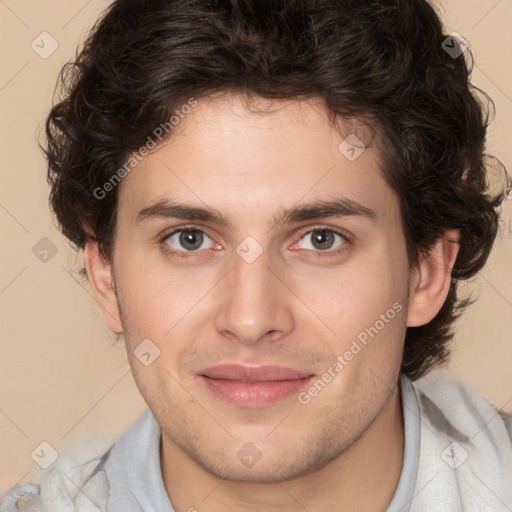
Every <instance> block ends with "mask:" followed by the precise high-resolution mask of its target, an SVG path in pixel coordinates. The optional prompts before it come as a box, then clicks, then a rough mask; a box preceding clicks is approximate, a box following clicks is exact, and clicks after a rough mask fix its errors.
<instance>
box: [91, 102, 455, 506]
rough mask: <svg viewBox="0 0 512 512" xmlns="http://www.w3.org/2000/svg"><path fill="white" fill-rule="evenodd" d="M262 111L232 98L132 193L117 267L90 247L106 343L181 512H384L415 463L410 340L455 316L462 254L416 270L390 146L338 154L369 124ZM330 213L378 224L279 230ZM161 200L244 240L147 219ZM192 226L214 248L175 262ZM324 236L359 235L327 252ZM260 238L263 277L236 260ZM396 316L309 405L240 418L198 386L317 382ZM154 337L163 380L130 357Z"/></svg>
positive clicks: (290, 403)
mask: <svg viewBox="0 0 512 512" xmlns="http://www.w3.org/2000/svg"><path fill="white" fill-rule="evenodd" d="M251 105H252V108H251V109H248V108H247V104H246V102H245V101H244V99H243V98H242V97H240V96H237V95H227V94H226V95H221V96H216V97H209V98H206V99H202V100H200V101H199V102H198V105H197V106H196V107H195V108H194V109H192V112H191V113H190V114H188V115H187V116H186V117H185V118H184V119H183V120H182V121H181V122H180V124H179V125H178V126H177V127H176V128H175V131H174V133H173V134H172V137H171V138H170V139H169V140H167V141H166V142H165V143H163V144H162V145H161V146H160V147H158V148H157V149H156V150H154V151H152V152H151V154H150V155H148V156H146V157H145V158H144V159H143V160H142V161H141V162H140V163H139V165H138V166H137V167H136V169H134V170H133V171H132V172H131V173H130V174H129V175H128V176H127V177H126V178H125V179H124V180H123V182H122V183H121V185H120V189H119V191H118V192H119V203H118V211H117V221H118V223H117V231H116V237H115V245H114V253H113V257H112V262H109V261H108V260H107V259H105V258H103V257H102V255H101V253H100V251H99V249H98V246H97V244H96V243H95V242H89V243H88V245H87V247H86V251H85V256H86V258H85V259H86V268H87V271H88V275H89V278H90V282H91V286H92V288H93V291H94V293H95V296H96V298H97V300H98V303H99V305H100V307H101V309H102V311H103V314H104V316H105V319H106V321H107V323H108V325H109V326H110V328H111V329H112V330H113V331H115V332H118V333H123V334H124V338H125V343H126V348H127V354H128V359H129V362H130V365H131V368H132V371H133V375H134V378H135V381H136V383H137V386H138V388H139V390H140V392H141V394H142V396H143V397H144V399H145V400H146V402H147V404H148V406H149V407H150V408H151V410H152V412H153V414H154V416H155V418H156V419H157V421H158V422H159V424H160V425H161V426H162V443H161V469H162V475H163V479H164V484H165V487H166V489H167V492H168V494H169V496H170V498H171V502H172V505H173V507H174V509H175V510H176V511H177V512H185V511H188V510H191V507H194V509H197V510H198V511H199V512H210V511H212V512H213V511H218V510H230V511H256V510H265V511H274V510H276V511H281V512H282V511H289V512H292V511H293V512H294V511H303V510H304V509H306V510H308V511H309V512H316V511H323V512H326V511H335V510H336V511H339V510H340V504H341V503H343V507H344V510H351V511H363V510H372V511H379V510H382V511H385V510H386V509H387V506H388V505H389V503H390V501H391V499H392V497H393V494H394V492H395V489H396V486H397V484H398V480H399V477H400V471H401V468H402V463H403V446H404V433H403V416H402V410H401V403H400V395H399V387H398V377H399V370H400V362H401V358H402V351H403V343H404V336H405V329H406V327H407V326H415V325H422V324H425V323H427V322H428V321H430V320H431V319H432V318H433V317H434V316H435V314H436V313H437V312H438V311H439V309H440V308H441V306H442V304H443V302H444V300H445V298H446V295H447V293H448V287H449V283H450V269H451V268H452V266H453V263H454V260H455V257H456V254H457V247H458V246H457V244H453V243H449V242H447V241H446V240H444V239H440V240H439V242H438V243H437V244H436V245H435V246H434V248H433V249H432V251H431V252H430V253H429V254H426V255H424V257H423V259H422V261H421V263H420V265H418V267H416V268H409V264H408V261H407V254H406V245H405V239H404V235H403V231H402V227H401V222H400V217H399V210H398V198H397V197H396V194H395V193H394V191H393V190H392V189H391V188H390V187H389V186H388V185H387V184H386V182H385V181H384V179H383V177H382V176H381V173H380V159H381V149H380V145H379V140H378V137H377V138H375V139H374V140H373V141H372V143H371V144H370V145H368V147H367V148H366V149H365V150H364V151H363V153H362V154H361V155H360V156H359V157H358V158H357V159H356V160H355V161H349V160H348V159H347V158H346V157H345V156H344V155H343V154H342V153H341V152H340V151H339V150H338V145H339V144H340V142H342V141H343V140H344V138H345V137H346V136H347V134H348V133H351V132H355V133H356V135H357V136H358V137H359V138H360V139H361V140H363V141H364V142H366V143H367V142H368V140H369V139H368V137H367V134H366V133H365V129H364V128H363V126H362V125H360V124H359V125H357V124H352V125H350V126H349V125H348V124H346V123H340V124H339V126H338V128H336V127H335V126H333V125H332V124H331V123H330V122H329V120H328V116H327V112H326V110H325V108H324V107H323V104H322V102H321V101H320V100H310V101H308V102H304V101H295V100H287V101H284V100H280V101H273V102H270V101H268V100H262V99H261V98H259V99H254V101H253V103H252V104H251ZM254 107H257V110H258V111H255V109H254ZM340 128H341V129H340ZM334 198H349V199H351V200H353V201H357V202H358V203H360V204H361V205H363V206H365V207H366V208H369V209H371V210H373V211H374V212H375V218H374V219H369V218H367V217H365V216H358V215H350V216H344V217H339V218H338V217H336V218H333V217H329V218H323V219H314V220H303V221H300V222H295V223H292V224H289V223H286V224H282V225H276V226H274V225H273V218H274V215H277V214H278V213H279V212H280V211H281V210H282V209H283V208H292V207H296V206H297V205H303V204H306V203H312V202H317V201H321V200H332V199H334ZM163 199H172V200H174V201H178V202H180V203H187V204H191V205H194V206H199V207H205V206H207V207H210V208H215V209H216V210H218V211H219V212H221V213H222V214H223V215H224V216H225V217H227V219H229V221H230V222H231V223H232V225H231V226H230V227H226V226H221V225H219V224H216V223H213V222H204V221H194V222H190V221H185V220H182V219H176V218H168V217H158V216H157V217H155V216H148V217H145V218H144V219H142V220H138V217H137V214H138V212H139V211H141V210H142V209H144V208H147V207H149V206H151V205H154V204H155V203H157V202H158V201H161V200H163ZM190 226H192V227H194V228H195V229H200V230H201V231H202V232H204V233H205V234H206V235H205V237H204V238H203V241H202V245H200V249H199V250H196V251H190V250H189V252H188V254H189V257H188V258H180V257H178V256H175V255H173V254H176V253H181V254H183V253H186V252H187V247H189V246H186V247H184V246H183V245H181V244H180V242H179V234H178V235H177V236H174V237H173V238H172V239H171V238H167V239H164V238H165V236H166V235H167V234H169V233H170V232H171V231H172V230H173V228H174V229H176V228H178V227H182V228H184V227H190ZM312 229H317V230H321V229H332V230H335V231H341V232H342V233H344V234H345V235H347V236H346V237H345V238H343V237H338V236H337V235H334V234H333V235H334V237H335V239H334V241H333V243H332V248H329V244H328V243H327V244H326V243H325V242H324V246H322V245H320V248H318V246H315V245H313V242H314V239H315V236H313V235H314V233H313V234H311V233H310V234H306V233H307V232H308V231H310V230H312ZM331 234H332V233H331ZM248 236H250V237H253V238H254V239H255V240H256V241H257V242H258V244H259V245H260V246H261V248H262V251H263V252H262V253H261V254H260V255H259V256H258V257H257V258H256V260H255V261H254V262H252V263H248V262H246V261H245V260H244V259H243V258H242V257H240V256H239V254H238V253H237V252H236V248H237V247H238V246H239V244H240V243H241V242H242V241H243V240H244V239H245V238H246V237H248ZM446 238H451V239H456V238H458V233H457V232H456V231H448V232H447V233H446ZM199 244H201V240H200V241H199V242H198V245H199ZM324 247H326V248H324ZM173 251H174V253H173ZM180 251H181V252H180ZM336 251H337V252H336ZM321 255H323V257H321ZM394 303H399V304H400V305H402V309H401V311H400V312H398V313H397V314H396V316H395V317H394V318H393V319H392V320H390V321H389V322H388V323H386V324H385V326H384V328H382V329H381V330H380V331H379V333H378V335H377V336H375V337H374V338H373V339H371V340H370V341H369V342H368V344H367V345H366V346H365V347H364V348H363V349H362V350H361V351H360V352H358V353H357V355H355V356H354V357H353V359H352V360H351V361H349V362H348V363H347V365H346V366H345V367H344V368H343V369H342V371H340V372H339V373H337V374H336V377H335V378H333V379H332V380H331V382H329V383H328V384H327V385H326V386H325V388H323V389H322V390H321V392H319V393H318V394H317V395H316V396H314V397H313V398H312V399H311V401H310V402H309V403H308V404H306V405H304V404H301V403H300V402H299V401H298V400H297V397H296V396H292V397H290V398H287V399H285V400H283V401H281V402H278V403H276V404H273V405H270V406H266V407H260V408H256V409H249V408H245V407H241V406H236V405H233V404H230V403H227V402H225V401H223V400H221V399H219V398H218V397H216V396H214V395H212V394H211V393H210V392H209V391H207V390H206V389H205V387H204V386H203V383H202V382H200V380H199V379H198V377H197V376H196V372H198V371H200V370H202V369H205V368H207V367H211V366H213V365H216V364H221V363H226V362H230V363H240V364H246V365H251V366H259V365H266V364H270V365H281V366H287V367H292V368H295V369H299V370H302V371H307V372H309V373H314V374H316V375H319V376H321V375H322V374H324V373H325V372H326V371H328V369H329V368H330V367H332V365H333V363H334V362H335V361H337V358H338V356H339V355H343V354H344V353H345V352H346V351H347V350H348V349H349V348H350V346H351V343H352V341H353V340H355V339H356V338H357V336H358V334H359V333H361V332H362V331H364V329H365V328H367V327H370V326H373V325H374V324H375V322H376V321H377V320H378V319H379V318H380V315H381V314H384V313H385V312H386V311H387V310H389V309H390V308H391V307H392V305H393V304H394ZM144 339H150V340H151V341H152V342H153V343H154V344H155V345H156V346H157V347H158V348H159V350H160V356H159V357H158V358H157V359H155V360H154V362H153V363H152V364H150V365H149V366H145V365H143V364H141V362H140V361H139V360H138V359H137V358H136V357H135V355H134V350H135V349H136V348H137V346H138V345H139V344H140V343H141V342H142V340H144ZM249 442H250V443H252V444H253V445H254V446H256V447H257V449H258V450H259V452H260V453H261V458H260V459H259V460H258V461H257V462H256V463H255V464H254V465H253V466H252V467H246V466H245V465H244V464H242V463H241V461H240V459H239V458H238V457H237V453H238V452H239V450H240V449H241V448H242V447H243V446H244V445H246V444H247V443H249ZM192 510H193V509H192Z"/></svg>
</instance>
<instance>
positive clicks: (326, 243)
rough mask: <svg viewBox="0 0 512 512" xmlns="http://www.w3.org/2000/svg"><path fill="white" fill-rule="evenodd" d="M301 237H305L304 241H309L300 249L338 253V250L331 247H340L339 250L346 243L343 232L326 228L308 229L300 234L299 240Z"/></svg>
mask: <svg viewBox="0 0 512 512" xmlns="http://www.w3.org/2000/svg"><path fill="white" fill-rule="evenodd" d="M312 235H313V236H312ZM303 239H305V240H306V242H308V241H309V243H306V244H305V246H303V247H302V249H308V250H313V251H322V252H326V251H329V252H334V253H338V252H339V251H335V250H331V249H338V248H339V247H342V249H341V250H343V249H344V248H345V247H344V246H345V245H346V244H347V243H348V240H347V238H346V237H345V236H344V235H343V234H341V233H339V232H338V231H335V230H333V229H327V228H319V229H312V230H309V231H307V232H306V233H304V234H303V235H302V237H301V240H303Z"/></svg>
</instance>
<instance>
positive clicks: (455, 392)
mask: <svg viewBox="0 0 512 512" xmlns="http://www.w3.org/2000/svg"><path fill="white" fill-rule="evenodd" d="M412 384H413V387H414V389H415V391H416V395H417V398H418V401H419V404H420V407H421V409H422V411H423V412H424V414H425V415H426V416H427V417H428V418H429V419H430V420H431V421H432V422H434V423H436V424H441V423H443V420H442V418H444V419H446V420H449V421H450V422H452V423H453V424H454V425H458V426H459V427H460V428H461V429H464V430H468V429H469V428H470V425H473V426H474V427H479V428H481V429H482V431H483V432H487V433H490V432H491V431H493V430H494V431H500V432H506V434H507V436H508V438H509V440H510V441H511V442H512V413H507V412H505V411H504V410H502V409H500V408H498V407H497V406H496V405H494V404H493V403H491V402H490V401H489V400H488V399H487V398H486V397H485V396H483V395H482V394H481V393H479V392H477V391H475V390H474V389H472V388H471V387H470V386H468V385H467V384H465V383H464V382H462V381H461V380H460V379H459V378H458V377H457V376H456V375H454V374H453V373H452V372H451V371H450V370H448V369H447V368H438V369H436V370H433V371H432V372H430V373H428V374H427V375H426V376H424V377H422V378H420V379H418V380H417V381H414V382H413V383H412Z"/></svg>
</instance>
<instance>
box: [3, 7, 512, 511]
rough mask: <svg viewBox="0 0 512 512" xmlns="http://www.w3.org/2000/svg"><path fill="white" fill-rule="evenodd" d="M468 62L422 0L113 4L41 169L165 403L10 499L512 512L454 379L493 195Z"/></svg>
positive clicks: (487, 419) (31, 507)
mask: <svg viewBox="0 0 512 512" xmlns="http://www.w3.org/2000/svg"><path fill="white" fill-rule="evenodd" d="M465 50H466V48H465V46H464V44H463V43H462V42H460V41H458V40H457V39H456V38H455V37H452V36H449V35H447V34H445V33H443V30H442V26H441V23H440V21H439V18H438V17H437V15H436V14H435V12H434V10H433V9H432V8H431V7H430V6H429V4H427V3H426V2H425V1H424V0H407V1H406V0H392V1H390V0H386V1H384V0H382V1H380V0H373V1H360V0H359V1H357V2H355V1H348V0H346V1H345V0H344V1H341V0H323V1H319V0H318V1H317V0H314V1H306V0H275V1H268V2H261V1H259V2H256V1H255V0H225V1H224V0H219V1H216V0H212V1H207V0H195V1H190V0H187V1H184V0H175V1H171V0H159V1H151V2H149V1H143V0H119V1H116V2H114V3H113V4H112V5H111V6H110V7H109V9H108V10H107V12H106V13H105V15H104V17H103V18H102V20H101V21H100V22H99V23H98V24H97V25H96V27H95V28H94V30H93V32H92V33H91V35H90V37H89V39H88V40H87V42H86V44H85V46H84V48H83V50H82V51H81V53H80V55H79V57H78V59H77V61H76V62H75V63H74V64H73V65H72V66H71V67H70V68H69V70H68V71H69V72H68V73H67V74H65V75H63V76H64V81H65V85H66V87H67V89H66V94H65V97H64V99H63V100H62V101H61V102H60V103H58V104H57V105H56V106H55V107H54V108H53V109H52V111H51V113H50V116H49V118H48V121H47V135H48V144H47V146H46V156H47V158H48V162H49V180H50V183H51V187H52V190H51V204H52V207H53V210H54V211H55V213H56V215H57V218H58V221H59V223H60V226H61V228H62V231H63V233H64V234H65V235H66V236H67V237H68V238H69V239H70V240H71V241H72V242H73V243H74V244H76V245H77V246H78V247H79V248H81V249H84V250H85V262H86V271H87V276H88V279H89V282H90V285H91V288H92V290H93V292H94V294H95V296H96V298H97V301H98V303H99V306H100V308H101V310H102V312H103V315H104V317H105V321H106V322H107V324H108V326H109V327H110V329H112V331H114V332H115V333H118V334H120V335H122V336H123V338H124V341H125V344H126V348H127V354H128V359H129V362H130V365H131V369H132V371H133V375H134V378H135V381H136V383H137V385H138V388H139V390H140V392H141V394H142V396H143V397H144V399H145V401H146V402H147V404H148V409H147V410H146V411H145V412H144V414H143V415H142V416H141V417H140V418H139V420H138V421H137V422H136V423H135V424H134V425H133V426H132V427H130V428H129V430H128V431H127V432H126V433H125V434H124V435H123V436H122V437H121V438H120V439H119V440H118V441H117V442H116V443H115V444H114V445H113V446H111V447H110V448H109V449H106V450H101V451H97V452H96V453H94V452H93V451H87V450H86V449H83V450H81V451H77V453H76V454H74V455H73V456H71V454H70V455H68V456H67V457H66V456H61V457H60V459H59V461H58V463H56V464H55V466H54V467H52V468H51V469H49V470H48V472H47V474H46V475H45V476H44V479H43V480H42V481H41V482H39V484H37V485H36V484H24V485H20V486H18V487H16V488H14V489H12V490H11V491H10V492H9V493H8V494H6V495H5V496H4V499H3V505H2V507H0V510H2V512H4V511H5V512H7V511H9V512H10V511H13V510H24V511H36V510H37V511H41V510H44V511H52V512H54V511H64V510H66V511H68V510H81V511H85V510H87V511H93V510H94V511H97V510H101V511H109V512H136V511H145V512H149V511H162V512H164V511H165V512H169V511H175V512H187V511H188V512H191V511H199V512H218V511H230V512H236V511H257V510H258V511H259V510H264V511H266V512H272V511H280V512H282V511H286V512H294V511H304V510H307V511H309V512H318V511H323V512H325V511H333V512H334V511H340V510H350V511H369V510H371V511H393V512H394V511H415V512H416V511H418V512H427V511H428V512H436V511H442V512H454V511H456V510H464V511H468V512H469V511H470V512H483V511H491V510H492V511H498V510H503V511H505V510H511V509H512V490H511V489H512V486H511V485H510V484H511V483H512V442H511V435H512V432H511V431H512V419H511V417H510V416H507V415H506V414H505V413H504V412H503V411H498V410H497V409H496V408H495V407H494V406H493V405H491V404H490V403H489V402H487V401H486V400H485V399H484V398H483V397H481V396H479V395H478V394H476V393H475V392H473V391H471V390H470V389H468V388H467V387H466V386H465V385H463V384H462V383H461V382H460V381H458V380H457V379H456V378H455V377H454V376H452V375H451V374H450V373H449V372H448V371H447V370H446V369H443V368H442V365H443V363H444V362H446V361H447V358H448V354H449V342H450V339H451V337H452V324H453V321H454V319H455V317H456V315H457V314H458V313H460V311H461V310H462V309H463V308H464V306H465V305H466V303H465V302H464V301H460V299H459V298H458V297H457V281H458V280H460V279H465V278H468V277H471V276H473V275H475V274H476V273H477V272H478V271H479V270H480V269H481V268H482V266H483V265H484V264H485V261H486V259H487V257H488V255H489V252H490V250H491V247H492V244H493V241H494V239H495V236H496V232H497V226H498V214H497V212H496V210H497V208H498V207H499V205H500V202H501V200H502V199H503V197H504V194H503V193H501V194H500V195H499V196H492V195H491V194H490V192H489V190H488V189H487V188H486V175H487V170H486V167H485V165H484V147H485V131H486V130H485V128H486V117H485V113H484V111H483V108H482V106H481V104H480V103H479V102H478V101H477V99H476V98H475V97H474V93H473V91H472V88H471V86H470V83H469V70H468V67H467V64H466V61H465V55H466V54H467V51H465Z"/></svg>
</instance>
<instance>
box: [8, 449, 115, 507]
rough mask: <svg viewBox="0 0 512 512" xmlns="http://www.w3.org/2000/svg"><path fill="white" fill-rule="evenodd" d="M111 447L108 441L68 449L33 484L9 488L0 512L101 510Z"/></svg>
mask: <svg viewBox="0 0 512 512" xmlns="http://www.w3.org/2000/svg"><path fill="white" fill-rule="evenodd" d="M112 446H113V444H112V440H106V439H103V440H94V441H89V442H86V443H81V444H79V445H77V446H75V447H72V448H69V449H68V450H66V451H65V452H64V453H62V454H61V455H59V458H58V459H57V460H56V461H55V462H54V464H53V465H52V466H51V467H50V468H49V469H47V470H46V471H45V472H44V473H43V474H42V475H39V477H38V478H36V481H35V482H34V483H32V482H31V483H25V484H19V485H16V486H14V487H12V488H11V489H9V490H8V491H7V492H6V493H5V494H4V495H3V496H2V497H1V499H0V512H47V511H48V512H55V511H56V510H58V511H59V512H68V511H69V512H71V511H75V510H77V509H79V510H84V511H91V512H92V511H101V510H105V509H104V508H101V507H102V505H101V503H102V502H104V503H106V501H107V498H108V491H109V489H108V480H107V479H106V477H105V473H104V472H103V466H104V464H105V463H106V461H107V460H108V457H109V455H110V452H111V449H112ZM85 493H87V496H86V494H85ZM91 499H92V500H94V501H95V503H97V504H98V506H96V505H93V503H92V502H91ZM81 502H83V504H81ZM86 502H88V503H86ZM80 507H81V508H80Z"/></svg>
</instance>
